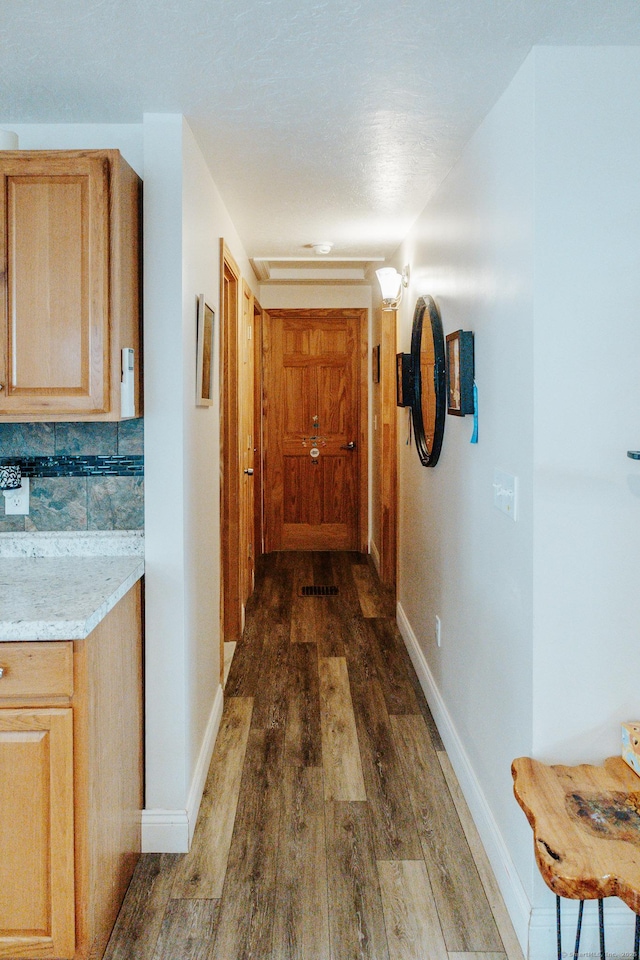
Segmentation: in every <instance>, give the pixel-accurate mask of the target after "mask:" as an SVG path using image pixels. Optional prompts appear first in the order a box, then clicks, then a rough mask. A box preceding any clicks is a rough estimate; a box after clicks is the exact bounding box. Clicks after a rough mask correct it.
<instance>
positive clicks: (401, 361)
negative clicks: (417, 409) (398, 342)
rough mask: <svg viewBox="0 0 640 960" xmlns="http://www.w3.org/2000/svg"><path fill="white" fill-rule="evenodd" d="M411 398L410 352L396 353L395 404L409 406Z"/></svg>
mask: <svg viewBox="0 0 640 960" xmlns="http://www.w3.org/2000/svg"><path fill="white" fill-rule="evenodd" d="M412 400H413V384H412V382H411V354H410V353H397V354H396V405H397V406H398V407H410V406H411V402H412Z"/></svg>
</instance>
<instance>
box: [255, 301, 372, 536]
mask: <svg viewBox="0 0 640 960" xmlns="http://www.w3.org/2000/svg"><path fill="white" fill-rule="evenodd" d="M365 325H366V312H365V311H363V310H270V311H268V314H267V315H266V316H265V319H264V324H263V342H264V413H265V420H264V502H265V506H264V509H265V528H266V529H265V549H266V550H267V551H271V550H361V549H366V525H365V524H366V466H365V464H366V431H365V430H364V429H363V426H362V423H361V414H362V413H363V412H364V411H365V410H366V337H365V331H366V326H365Z"/></svg>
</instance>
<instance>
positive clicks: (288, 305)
mask: <svg viewBox="0 0 640 960" xmlns="http://www.w3.org/2000/svg"><path fill="white" fill-rule="evenodd" d="M259 300H260V305H261V306H262V307H264V309H265V310H268V309H269V308H270V307H273V308H274V309H275V308H276V307H278V308H279V309H280V310H296V309H300V310H305V309H306V310H322V309H330V308H334V309H339V308H340V307H364V308H365V309H367V310H369V309H371V287H370V286H369V285H368V284H367V285H361V284H354V285H349V284H346V283H345V284H338V283H336V284H319V283H262V284H261V285H260V296H259Z"/></svg>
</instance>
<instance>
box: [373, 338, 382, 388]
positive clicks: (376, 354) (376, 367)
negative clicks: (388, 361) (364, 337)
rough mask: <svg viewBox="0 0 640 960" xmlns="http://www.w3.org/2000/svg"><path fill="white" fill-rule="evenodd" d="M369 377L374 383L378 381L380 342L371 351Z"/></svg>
mask: <svg viewBox="0 0 640 960" xmlns="http://www.w3.org/2000/svg"><path fill="white" fill-rule="evenodd" d="M371 371H372V373H371V379H372V380H373V382H374V383H380V344H378V345H377V346H376V347H374V348H373V350H372V351H371Z"/></svg>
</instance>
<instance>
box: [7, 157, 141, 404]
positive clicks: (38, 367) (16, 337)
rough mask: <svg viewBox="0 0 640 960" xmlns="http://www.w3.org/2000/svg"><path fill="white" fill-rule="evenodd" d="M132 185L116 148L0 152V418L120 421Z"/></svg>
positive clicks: (131, 323)
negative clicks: (107, 149) (121, 364)
mask: <svg viewBox="0 0 640 960" xmlns="http://www.w3.org/2000/svg"><path fill="white" fill-rule="evenodd" d="M125 168H126V172H125ZM127 174H128V175H127ZM138 183H139V181H138V180H137V177H135V174H133V171H131V170H130V168H128V167H126V164H124V162H123V161H122V159H121V158H120V156H119V154H117V152H116V151H102V152H97V151H86V152H79V151H72V152H71V151H54V152H48V151H37V152H26V151H25V152H24V153H22V152H12V153H4V154H1V153H0V211H1V217H2V219H1V221H0V223H1V225H2V231H1V235H0V244H1V246H0V263H1V265H2V277H1V284H2V287H1V303H0V383H1V384H2V389H0V418H4V419H41V420H42V419H52V420H53V419H119V416H120V412H119V403H120V399H119V391H120V377H121V369H120V352H121V348H122V347H125V346H128V347H133V348H134V350H136V353H139V341H138V328H139V293H138V257H139V251H138V215H139V211H138V206H139V204H138V200H137V197H136V196H135V191H134V192H133V193H132V191H131V187H132V185H133V186H136V185H137V184H138ZM125 243H127V244H128V248H127V247H126V246H125V245H124V244H125ZM123 279H124V280H125V283H124V284H123V283H121V280H123ZM123 288H124V291H123ZM123 292H124V296H123ZM134 340H135V342H128V341H134ZM136 362H139V356H136ZM138 390H139V384H138ZM137 412H138V411H137Z"/></svg>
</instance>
